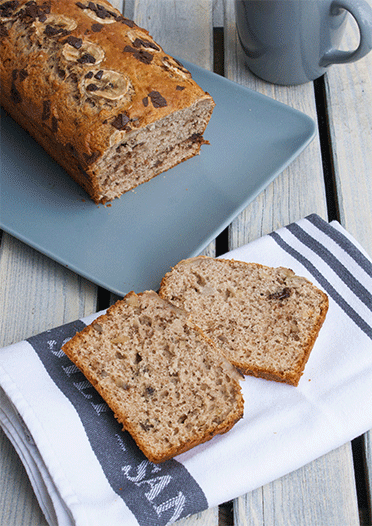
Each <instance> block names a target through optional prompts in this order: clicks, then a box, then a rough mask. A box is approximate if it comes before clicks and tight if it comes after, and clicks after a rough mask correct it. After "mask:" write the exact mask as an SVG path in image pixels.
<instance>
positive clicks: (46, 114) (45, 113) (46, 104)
mask: <svg viewBox="0 0 372 526" xmlns="http://www.w3.org/2000/svg"><path fill="white" fill-rule="evenodd" d="M49 117H50V100H44V102H43V113H42V115H41V120H42V121H47V120H48V119H49Z"/></svg>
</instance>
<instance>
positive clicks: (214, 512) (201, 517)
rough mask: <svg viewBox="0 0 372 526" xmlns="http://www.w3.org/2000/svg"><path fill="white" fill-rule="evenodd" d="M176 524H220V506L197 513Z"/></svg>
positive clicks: (203, 525)
mask: <svg viewBox="0 0 372 526" xmlns="http://www.w3.org/2000/svg"><path fill="white" fill-rule="evenodd" d="M174 524H175V525H176V526H218V524H219V523H218V507H216V508H210V509H209V510H206V511H203V512H202V513H196V514H195V515H193V516H192V517H189V518H187V519H181V520H179V521H177V522H175V523H174Z"/></svg>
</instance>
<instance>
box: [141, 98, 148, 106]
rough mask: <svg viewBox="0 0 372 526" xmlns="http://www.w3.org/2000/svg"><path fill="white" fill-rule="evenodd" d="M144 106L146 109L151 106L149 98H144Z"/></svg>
mask: <svg viewBox="0 0 372 526" xmlns="http://www.w3.org/2000/svg"><path fill="white" fill-rule="evenodd" d="M142 104H143V105H144V106H145V108H146V107H147V106H148V105H149V98H148V97H144V98H143V99H142Z"/></svg>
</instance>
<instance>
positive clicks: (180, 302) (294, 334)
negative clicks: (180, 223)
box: [159, 256, 328, 385]
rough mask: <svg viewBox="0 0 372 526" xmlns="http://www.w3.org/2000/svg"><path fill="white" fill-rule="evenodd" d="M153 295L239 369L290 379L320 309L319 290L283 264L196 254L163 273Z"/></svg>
mask: <svg viewBox="0 0 372 526" xmlns="http://www.w3.org/2000/svg"><path fill="white" fill-rule="evenodd" d="M159 294H160V296H161V297H163V298H165V299H167V300H168V301H171V302H172V303H173V304H175V305H177V306H178V307H182V308H184V309H185V310H187V311H188V312H191V313H192V316H193V319H194V321H195V323H197V324H198V325H199V326H200V327H201V329H202V330H203V332H204V333H205V334H206V335H207V336H208V337H209V338H211V340H213V342H214V343H215V345H216V346H217V347H218V348H219V349H220V350H221V351H222V352H223V353H224V354H225V356H226V357H227V359H228V360H229V361H230V362H231V363H232V364H233V365H234V366H235V367H237V368H239V369H240V370H241V371H242V372H243V373H244V374H247V375H254V376H258V377H261V378H266V379H268V380H276V381H279V382H286V383H288V384H292V385H297V384H298V382H299V380H300V377H301V375H302V374H303V370H304V367H305V364H306V362H307V360H308V358H309V354H310V351H311V349H312V347H313V345H314V342H315V340H316V338H317V336H318V333H319V330H320V328H321V326H322V323H323V321H324V319H325V316H326V313H327V310H328V297H327V295H326V294H325V293H324V292H322V291H321V290H319V289H318V288H317V287H315V286H314V285H313V284H312V283H311V282H310V281H308V280H307V279H305V278H303V277H299V276H296V275H295V274H294V273H293V271H292V270H289V269H286V268H281V267H279V268H270V267H265V266H263V265H259V264H255V263H245V262H241V261H234V260H224V259H214V258H208V257H203V256H200V257H196V258H191V259H188V260H184V261H181V262H180V263H178V264H177V265H176V266H175V267H174V268H173V270H172V271H170V272H169V273H168V274H166V275H165V277H164V278H163V280H162V283H161V288H160V290H159Z"/></svg>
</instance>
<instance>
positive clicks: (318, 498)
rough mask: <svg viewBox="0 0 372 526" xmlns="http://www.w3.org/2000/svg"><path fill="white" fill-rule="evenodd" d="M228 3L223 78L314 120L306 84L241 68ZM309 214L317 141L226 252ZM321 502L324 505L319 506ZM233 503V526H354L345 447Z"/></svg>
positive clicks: (319, 201)
mask: <svg viewBox="0 0 372 526" xmlns="http://www.w3.org/2000/svg"><path fill="white" fill-rule="evenodd" d="M233 4H234V2H233V0H226V2H225V61H226V62H225V64H226V66H225V67H226V69H225V75H226V76H227V77H228V78H230V79H231V80H234V81H236V82H239V83H240V84H243V85H245V86H247V87H249V88H251V89H254V90H256V91H259V92H260V93H263V94H265V95H267V96H269V97H272V98H274V99H275V100H278V101H280V102H283V103H285V104H288V105H290V106H292V107H293V108H296V109H298V110H300V111H303V112H304V113H306V114H307V115H310V116H311V117H312V118H313V119H314V120H315V121H316V120H317V114H316V105H315V98H314V92H313V86H312V84H311V83H309V84H305V85H303V86H296V87H290V88H288V87H281V86H274V85H271V84H269V83H265V82H263V81H260V80H259V79H257V78H255V77H254V76H253V75H252V74H251V73H250V72H249V71H248V70H247V68H244V67H242V61H243V56H242V51H241V48H240V45H239V43H238V39H237V34H236V27H235V12H234V5H233ZM263 154H264V152H263ZM313 212H316V213H318V214H319V215H320V216H322V217H324V218H326V219H327V208H326V200H325V188H324V178H323V167H322V162H321V151H320V142H319V137H318V136H317V137H316V138H315V140H314V141H313V142H312V143H311V144H310V145H309V146H308V147H307V149H306V150H305V151H304V152H303V153H302V154H301V155H300V156H299V157H298V158H297V159H296V160H295V161H294V162H293V163H292V164H291V165H290V166H289V167H288V168H287V169H286V170H285V171H284V172H283V173H282V174H281V175H280V176H279V177H278V178H277V179H276V180H275V181H274V182H273V183H272V184H271V185H270V186H269V187H268V188H267V190H266V191H265V192H263V193H262V194H261V195H260V196H259V197H258V198H257V199H256V200H255V201H254V202H253V203H252V204H251V205H250V206H248V208H247V209H246V210H245V211H244V212H243V213H242V214H241V215H240V216H239V217H238V218H237V219H236V220H235V221H234V222H233V224H232V225H231V226H230V228H229V235H230V240H229V245H230V248H235V247H237V246H241V245H243V244H244V243H247V242H249V241H251V240H253V239H256V238H258V237H260V236H261V235H264V234H267V233H269V232H271V231H272V230H274V229H277V228H278V227H280V226H284V225H286V224H288V223H290V222H292V221H296V220H298V219H300V218H302V217H304V216H306V215H308V214H309V213H313ZM335 465H338V466H342V470H341V472H340V473H339V472H337V473H334V472H333V470H334V467H335ZM329 473H334V476H335V477H336V478H335V480H336V481H337V484H338V489H339V491H338V492H337V494H336V496H335V494H334V487H333V485H332V484H329V485H324V484H323V486H322V487H321V490H320V491H319V489H320V485H319V481H320V480H323V478H324V479H326V478H327V476H328V474H329ZM305 483H306V492H304V493H303V495H302V496H301V497H300V498H294V497H293V496H294V495H298V492H299V491H300V492H301V488H304V484H305ZM307 496H309V497H310V496H311V497H312V498H311V499H310V498H307ZM281 502H282V504H280V503H281ZM324 502H326V503H327V505H322V503H324ZM235 504H236V508H237V512H236V521H237V525H238V526H242V525H252V524H255V525H262V526H268V525H273V524H275V525H278V524H283V525H286V524H296V525H307V524H309V525H310V524H311V525H312V526H315V525H323V524H324V525H326V524H327V525H329V524H350V525H354V524H355V525H356V524H358V523H359V521H358V510H357V502H356V497H355V483H354V478H353V470H352V457H351V455H350V445H348V446H345V447H344V448H340V449H338V450H336V451H335V452H333V453H332V455H326V456H325V457H323V458H322V459H321V460H318V461H315V462H312V463H310V464H309V465H307V466H305V467H303V468H301V470H299V471H297V472H295V473H291V474H289V475H288V476H286V477H283V478H281V479H280V480H278V481H274V482H273V483H271V484H268V485H267V486H265V487H264V488H260V489H258V490H256V491H254V492H252V493H250V494H248V495H246V496H244V497H242V498H240V499H238V500H237V501H236V503H235ZM313 508H315V509H317V510H318V513H319V514H318V515H314V511H313ZM319 510H320V511H319ZM338 516H339V517H342V519H341V520H340V521H336V522H335V521H334V517H338Z"/></svg>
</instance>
